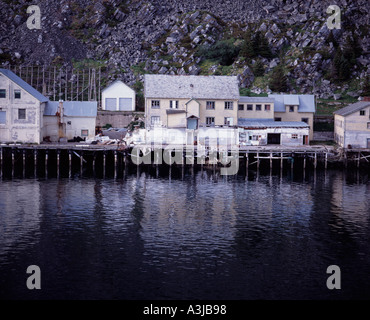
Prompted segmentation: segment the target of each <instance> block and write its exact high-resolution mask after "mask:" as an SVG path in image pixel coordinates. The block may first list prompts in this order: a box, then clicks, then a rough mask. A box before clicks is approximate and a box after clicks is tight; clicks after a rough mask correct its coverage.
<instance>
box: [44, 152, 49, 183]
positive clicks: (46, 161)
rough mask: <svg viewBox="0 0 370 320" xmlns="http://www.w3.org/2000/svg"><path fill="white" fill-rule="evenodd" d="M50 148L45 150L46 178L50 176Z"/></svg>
mask: <svg viewBox="0 0 370 320" xmlns="http://www.w3.org/2000/svg"><path fill="white" fill-rule="evenodd" d="M48 157H49V155H48V150H45V178H47V177H48Z"/></svg>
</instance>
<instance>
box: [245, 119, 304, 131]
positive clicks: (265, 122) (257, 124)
mask: <svg viewBox="0 0 370 320" xmlns="http://www.w3.org/2000/svg"><path fill="white" fill-rule="evenodd" d="M238 126H239V127H248V128H255V129H262V128H309V127H310V126H309V125H308V124H307V123H305V122H300V121H274V120H273V119H247V118H239V119H238Z"/></svg>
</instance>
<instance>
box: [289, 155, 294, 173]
mask: <svg viewBox="0 0 370 320" xmlns="http://www.w3.org/2000/svg"><path fill="white" fill-rule="evenodd" d="M293 169H294V158H293V155H292V157H291V160H290V170H293Z"/></svg>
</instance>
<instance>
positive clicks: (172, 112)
mask: <svg viewBox="0 0 370 320" xmlns="http://www.w3.org/2000/svg"><path fill="white" fill-rule="evenodd" d="M166 113H167V114H175V113H186V110H177V109H167V110H166Z"/></svg>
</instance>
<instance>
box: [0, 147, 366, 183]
mask: <svg viewBox="0 0 370 320" xmlns="http://www.w3.org/2000/svg"><path fill="white" fill-rule="evenodd" d="M139 147H140V150H141V151H140V152H139V154H138V153H137V152H136V154H135V152H134V151H135V150H133V148H132V147H124V146H120V145H118V146H117V145H90V144H82V143H81V144H76V143H71V144H41V145H17V144H8V145H5V144H3V145H0V177H5V176H6V177H14V176H17V177H20V176H21V177H29V176H34V177H48V176H53V177H58V178H59V177H72V175H75V174H78V175H80V176H82V175H83V173H84V172H85V173H86V174H92V175H94V176H95V174H96V173H99V175H100V176H102V177H105V176H106V175H109V176H113V177H117V174H118V172H120V171H122V170H123V169H126V168H129V167H131V168H132V167H134V166H138V165H137V164H138V162H137V161H135V157H139V156H140V157H141V158H144V157H145V161H142V162H140V164H139V166H153V167H156V168H157V169H158V166H168V167H170V168H171V167H172V166H177V167H178V166H180V167H186V166H190V167H195V166H197V167H200V168H202V169H203V168H206V169H211V170H218V169H220V168H223V167H228V166H230V165H232V164H231V162H230V164H228V160H230V161H231V160H232V159H234V162H235V161H237V166H238V173H239V172H244V173H246V174H248V171H249V170H254V171H259V170H261V169H262V168H263V169H266V168H270V170H272V169H273V168H275V169H277V168H280V170H283V169H290V170H300V171H305V170H308V169H327V168H329V167H340V168H346V167H355V168H356V167H357V168H365V169H366V168H367V169H368V168H370V150H369V149H361V150H355V149H346V150H344V149H340V150H336V149H334V148H332V147H327V146H304V147H295V148H293V147H283V146H273V145H272V146H256V147H253V146H243V147H240V148H238V149H237V150H236V151H235V150H233V149H232V148H231V149H230V148H229V149H228V148H222V147H220V148H216V149H211V148H201V147H198V146H182V145H176V146H171V148H170V149H171V150H168V148H164V147H162V146H161V147H159V148H157V147H156V146H154V145H140V146H139ZM189 151H190V152H189ZM165 152H167V153H168V155H167V158H169V159H170V160H171V161H168V159H167V161H164V160H166V159H165ZM175 152H178V154H177V157H173V158H171V157H172V155H173V153H175ZM149 154H150V155H149ZM225 157H227V159H228V160H226V162H225V161H223V159H225ZM236 159H237V160H236Z"/></svg>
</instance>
